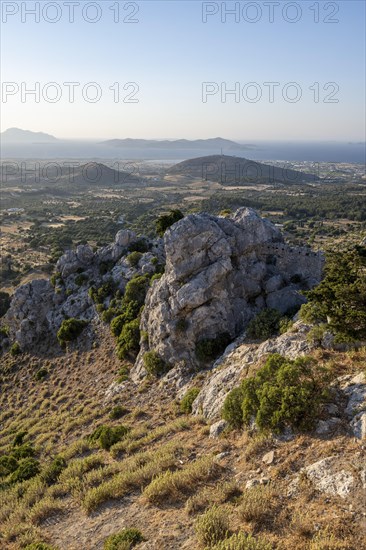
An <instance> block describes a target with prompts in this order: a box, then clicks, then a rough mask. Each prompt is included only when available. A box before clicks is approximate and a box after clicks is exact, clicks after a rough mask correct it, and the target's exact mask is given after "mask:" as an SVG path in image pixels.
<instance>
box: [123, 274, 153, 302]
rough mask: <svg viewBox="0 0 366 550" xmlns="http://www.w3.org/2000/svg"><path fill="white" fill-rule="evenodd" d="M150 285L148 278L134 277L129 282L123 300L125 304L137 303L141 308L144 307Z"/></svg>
mask: <svg viewBox="0 0 366 550" xmlns="http://www.w3.org/2000/svg"><path fill="white" fill-rule="evenodd" d="M149 283H150V280H149V278H148V277H146V276H139V277H134V278H133V279H131V280H130V281H128V283H127V285H126V289H125V295H124V298H123V299H124V302H125V303H127V302H137V303H138V304H139V306H140V307H141V306H143V305H144V302H145V296H146V292H147V290H148V288H149Z"/></svg>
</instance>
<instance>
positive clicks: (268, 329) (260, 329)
mask: <svg viewBox="0 0 366 550" xmlns="http://www.w3.org/2000/svg"><path fill="white" fill-rule="evenodd" d="M280 320H281V313H280V312H279V311H277V310H276V309H262V311H260V312H259V313H258V315H256V316H255V317H254V319H252V320H251V321H250V322H249V324H248V327H247V335H248V336H249V337H250V338H255V339H256V340H267V339H268V338H270V337H271V336H273V335H274V334H277V333H278V332H279V329H280Z"/></svg>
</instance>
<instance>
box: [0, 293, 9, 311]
mask: <svg viewBox="0 0 366 550" xmlns="http://www.w3.org/2000/svg"><path fill="white" fill-rule="evenodd" d="M10 302H11V298H10V294H8V293H7V292H3V291H0V317H3V316H4V315H5V313H6V312H7V311H8V309H9V307H10Z"/></svg>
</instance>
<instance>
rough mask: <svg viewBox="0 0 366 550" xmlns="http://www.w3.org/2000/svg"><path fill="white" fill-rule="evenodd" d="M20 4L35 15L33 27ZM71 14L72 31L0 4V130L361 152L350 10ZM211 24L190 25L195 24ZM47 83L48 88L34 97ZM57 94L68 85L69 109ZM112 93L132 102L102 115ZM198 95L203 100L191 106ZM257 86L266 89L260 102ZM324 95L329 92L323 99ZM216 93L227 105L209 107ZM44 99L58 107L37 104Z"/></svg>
mask: <svg viewBox="0 0 366 550" xmlns="http://www.w3.org/2000/svg"><path fill="white" fill-rule="evenodd" d="M24 4H26V7H27V8H29V9H31V8H32V7H33V8H34V7H36V9H37V6H35V5H37V4H38V6H39V10H40V21H39V22H35V17H34V15H30V14H27V13H26V12H25V10H24V8H23V9H22V5H24ZM74 4H75V6H74V22H73V23H72V22H70V11H71V6H70V2H66V1H65V2H64V1H58V2H48V1H42V2H6V1H4V0H2V2H1V5H2V39H1V42H2V44H1V45H2V48H1V49H2V54H1V55H2V69H1V77H2V81H3V89H2V97H1V111H2V113H1V114H2V127H1V129H2V130H4V129H6V128H8V127H12V126H16V127H21V128H25V129H30V130H34V131H45V132H49V133H52V134H54V135H56V136H57V137H70V138H95V137H96V138H113V137H115V138H117V137H120V138H123V137H144V138H178V137H185V138H204V137H216V136H222V137H226V138H231V139H238V140H240V139H241V140H251V139H252V140H258V139H268V140H269V139H299V140H301V139H304V140H308V139H309V140H311V139H315V140H321V139H325V140H327V139H330V140H342V141H348V140H353V141H354V140H357V141H359V140H364V139H365V122H364V120H365V69H364V64H365V38H364V37H365V2H363V1H350V0H347V1H341V2H316V1H314V0H312V1H309V2H308V1H304V0H299V1H298V2H286V1H282V0H281V1H279V2H267V3H266V2H250V3H248V2H226V3H225V2H224V3H223V5H224V7H225V6H226V9H233V8H234V7H235V4H237V5H238V7H239V8H240V12H237V15H236V16H235V15H227V19H226V22H225V21H223V20H222V19H224V16H225V13H224V11H220V7H221V4H222V3H221V2H206V3H205V2H200V1H198V0H191V1H188V0H186V1H182V2H181V1H175V0H166V1H160V2H157V1H155V0H147V1H142V2H141V1H139V2H122V1H120V2H118V1H116V0H113V1H109V0H105V1H102V2H84V1H81V0H80V1H78V2H77V1H75V2H74ZM93 4H94V5H93ZM249 4H250V5H249ZM45 6H47V9H46V11H45ZM118 6H119V12H120V13H119V19H120V21H119V22H114V18H116V17H117V7H118ZM136 6H137V7H138V12H137V13H135V14H134V15H133V12H134V11H136V10H137V8H136ZM56 7H57V8H58V9H56ZM111 8H113V9H111ZM83 10H84V16H83ZM216 10H218V13H213V14H212V15H207V17H206V19H207V22H206V23H204V22H203V19H204V17H203V15H204V14H205V13H206V12H207V11H213V12H215V11H216ZM272 10H273V13H272V17H273V22H270V18H271V12H272ZM13 11H14V12H15V11H17V13H14V14H13V15H12V14H11V12H13ZM129 14H131V15H129ZM235 17H236V18H237V21H235ZM85 18H87V19H89V20H92V19H94V18H100V19H99V21H97V22H95V23H90V22H88V21H86V20H85ZM123 18H127V19H135V20H137V21H138V22H136V23H128V22H124V21H123ZM22 19H23V21H22ZM53 19H55V20H56V19H59V20H58V21H56V22H54V23H51V22H50V21H51V20H53ZM255 19H258V20H257V21H256V22H249V21H254V20H255ZM296 19H298V21H296ZM316 19H319V22H315V20H316ZM330 20H338V22H335V23H332V22H326V21H330ZM290 21H294V22H290ZM22 82H23V84H22ZM36 82H38V83H39V86H40V97H39V98H38V99H39V102H38V103H37V102H35V98H34V96H31V95H26V96H25V97H23V99H22V97H21V90H22V89H23V92H25V91H26V89H31V88H34V87H35V83H36ZM50 82H55V83H57V86H58V88H57V89H56V88H55V87H52V86H50V87H47V84H48V83H50ZM65 82H78V83H80V86H78V87H75V101H74V103H70V101H69V92H70V87H67V86H65V85H64V83H65ZM90 82H96V83H97V85H98V90H99V93H101V98H100V100H99V101H98V102H95V103H89V102H88V101H87V100H86V99H85V97H83V94H82V89H84V95H85V94H86V97H87V98H88V99H89V100H91V101H93V99H94V95H93V94H94V93H96V91H97V88H95V87H93V86H89V87H88V86H87V87H86V88H84V86H85V85H87V84H88V83H90ZM117 82H118V83H119V85H120V95H121V99H123V98H125V99H127V96H128V94H129V93H132V92H133V91H135V90H134V87H133V86H130V87H129V88H128V89H126V90H123V86H124V85H125V84H126V83H129V82H134V83H136V84H137V85H138V88H139V90H138V92H137V93H136V94H135V95H134V96H131V99H137V100H138V102H135V103H126V102H123V101H120V102H119V103H116V102H114V93H115V92H113V91H112V90H110V89H109V87H110V86H112V85H113V84H114V83H117ZM205 82H206V83H210V84H209V85H208V86H207V87H206V89H208V90H210V91H211V95H207V96H206V101H203V97H202V89H203V86H204V85H203V83H205ZM269 82H276V83H279V84H278V85H276V86H275V87H274V88H273V90H274V97H273V101H272V102H270V101H269V92H270V86H269V85H268V84H267V85H265V84H264V83H269ZM291 82H292V83H296V86H294V85H291V86H288V83H291ZM4 83H5V84H4ZM9 83H14V84H9ZM236 83H237V84H236ZM248 83H255V85H252V86H248ZM314 83H318V84H316V85H315V86H314ZM327 83H335V84H328V87H327V88H326V89H325V90H324V89H323V87H324V86H325V85H327ZM225 86H226V88H227V89H233V88H235V87H236V90H237V92H240V96H239V97H236V96H235V95H234V94H232V95H227V96H226V97H225V94H224V95H223V97H221V92H222V93H224V92H225ZM310 87H312V89H309V88H310ZM337 87H338V88H339V89H338V91H337ZM18 89H19V91H17V90H18ZM116 89H117V88H116V87H115V90H116ZM135 89H137V88H136V86H135ZM42 92H43V95H44V96H45V97H43V95H42ZM11 93H13V95H11ZM56 93H58V94H60V93H61V97H60V99H59V101H57V102H55V103H50V102H49V101H50V100H52V99H53V98H54V95H55V94H56ZM300 93H301V98H300V99H299V101H297V102H292V101H291V100H294V99H295V97H296V95H298V97H299V95H300ZM286 94H287V96H286ZM256 95H257V99H258V101H257V102H251V101H252V100H254V99H255V96H256ZM283 96H285V98H286V99H284V97H283ZM316 99H318V101H315V100H316ZM47 100H48V101H47ZM236 100H237V101H236ZM324 100H326V102H324ZM334 100H338V102H337V103H336V102H329V101H334Z"/></svg>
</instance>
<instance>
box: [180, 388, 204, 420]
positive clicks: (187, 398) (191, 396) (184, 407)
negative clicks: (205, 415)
mask: <svg viewBox="0 0 366 550" xmlns="http://www.w3.org/2000/svg"><path fill="white" fill-rule="evenodd" d="M199 393H200V390H199V388H190V389H189V390H188V391H187V392H186V394H185V395H184V396H183V399H182V400H181V402H180V411H181V412H182V413H185V414H190V413H191V412H192V404H193V401H194V400H195V399H196V397H197V395H198V394H199Z"/></svg>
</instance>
